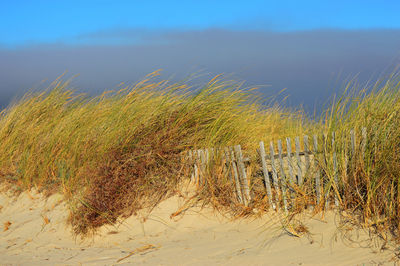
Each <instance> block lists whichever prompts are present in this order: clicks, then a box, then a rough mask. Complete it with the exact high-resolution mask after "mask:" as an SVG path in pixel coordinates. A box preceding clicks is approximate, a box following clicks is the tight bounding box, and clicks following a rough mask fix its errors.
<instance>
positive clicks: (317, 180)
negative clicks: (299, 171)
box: [314, 135, 321, 205]
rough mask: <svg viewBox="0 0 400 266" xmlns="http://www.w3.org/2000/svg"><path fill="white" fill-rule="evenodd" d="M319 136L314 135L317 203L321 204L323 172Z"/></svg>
mask: <svg viewBox="0 0 400 266" xmlns="http://www.w3.org/2000/svg"><path fill="white" fill-rule="evenodd" d="M317 157H318V138H317V136H316V135H314V167H315V168H316V172H315V190H316V193H317V205H319V203H320V201H321V179H320V178H321V173H320V170H319V165H318V158H317Z"/></svg>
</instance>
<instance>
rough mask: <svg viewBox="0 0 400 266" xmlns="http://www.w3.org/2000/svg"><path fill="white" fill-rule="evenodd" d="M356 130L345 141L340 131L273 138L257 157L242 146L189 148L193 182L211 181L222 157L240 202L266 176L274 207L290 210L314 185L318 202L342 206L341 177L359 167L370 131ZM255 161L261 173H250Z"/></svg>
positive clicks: (246, 200)
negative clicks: (296, 199)
mask: <svg viewBox="0 0 400 266" xmlns="http://www.w3.org/2000/svg"><path fill="white" fill-rule="evenodd" d="M356 133H357V132H356V130H351V131H350V132H349V133H348V134H347V135H342V136H340V141H337V140H336V135H335V133H331V134H329V135H328V134H323V135H321V136H318V135H314V136H313V137H312V139H311V140H310V138H309V137H308V136H303V137H302V138H300V137H295V138H294V143H293V142H292V139H291V138H286V139H285V143H282V141H281V140H277V141H276V143H275V142H273V141H271V142H270V143H269V147H265V144H264V142H263V141H260V142H259V148H258V149H257V155H256V156H253V157H252V158H253V159H250V157H245V156H244V155H243V152H244V151H242V148H241V146H240V145H236V146H234V147H225V148H223V149H214V148H212V149H198V150H192V151H189V152H188V159H189V162H190V163H189V166H190V172H191V182H194V183H196V184H199V185H205V184H206V183H207V180H206V176H207V175H208V176H209V177H212V176H213V173H210V171H212V168H211V167H209V166H210V165H211V164H212V163H213V162H214V163H215V162H216V160H222V162H223V165H224V171H223V172H224V175H225V176H227V180H228V182H230V183H231V184H232V187H233V189H234V192H235V193H234V194H235V195H236V198H237V200H238V201H239V202H240V203H241V204H244V205H245V206H248V205H249V204H250V202H251V201H252V188H254V183H255V182H254V181H255V180H257V178H258V179H260V178H261V179H262V181H263V182H262V183H263V186H264V188H263V189H264V192H265V197H267V199H268V202H269V205H270V206H272V208H273V209H279V208H282V209H284V210H285V212H287V211H288V210H289V209H290V208H291V206H293V205H292V203H291V202H292V201H293V200H294V199H295V198H296V193H298V192H299V191H303V192H304V191H305V189H306V188H307V189H308V190H309V191H310V189H311V191H310V195H311V196H312V197H313V199H314V203H315V205H318V206H323V205H324V204H323V203H325V205H324V206H325V207H328V206H330V205H332V204H330V203H334V206H335V207H339V206H340V202H342V200H343V197H344V194H343V189H342V188H343V181H342V178H340V180H339V176H340V177H346V176H347V175H348V173H349V172H350V171H352V170H354V169H352V168H354V167H355V165H354V162H355V158H356V156H363V157H364V151H365V145H366V142H367V131H366V129H365V128H362V129H361V130H360V132H358V133H359V134H358V135H357V134H356ZM301 142H302V148H301ZM310 142H311V144H312V145H310ZM275 144H276V146H275ZM276 148H277V150H276ZM292 148H294V152H293V151H292ZM284 149H285V152H284ZM246 154H250V151H247V152H246ZM338 155H339V156H340V158H338ZM338 159H340V161H339V160H338ZM250 165H251V166H252V167H253V168H254V166H255V168H256V171H252V172H249V171H248V168H249V167H250ZM339 166H340V167H339Z"/></svg>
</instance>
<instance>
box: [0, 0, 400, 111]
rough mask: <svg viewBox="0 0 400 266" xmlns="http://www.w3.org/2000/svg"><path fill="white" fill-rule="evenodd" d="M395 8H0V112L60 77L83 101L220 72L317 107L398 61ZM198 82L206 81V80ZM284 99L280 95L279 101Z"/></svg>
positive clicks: (395, 4)
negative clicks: (136, 85) (159, 78)
mask: <svg viewBox="0 0 400 266" xmlns="http://www.w3.org/2000/svg"><path fill="white" fill-rule="evenodd" d="M399 11H400V1H385V0H381V1H369V0H364V1H340V0H339V1H232V0H231V1H208V0H206V1H118V0H115V1H103V0H98V1H89V0H88V1H73V0H72V1H40V0H36V1H33V0H32V1H23V0H20V1H11V0H10V1H7V0H1V1H0V81H1V82H0V107H2V108H4V107H5V106H7V104H8V103H9V102H10V101H11V100H12V99H14V98H15V97H16V96H20V95H21V94H23V93H24V92H26V91H27V90H28V89H30V88H37V87H45V83H43V80H47V81H51V80H54V79H55V78H57V77H58V76H59V75H61V74H62V73H64V72H65V71H67V75H66V77H69V76H74V75H76V74H79V76H78V77H76V78H74V82H73V86H75V87H76V88H79V89H82V90H84V91H88V92H100V91H102V90H104V89H112V88H115V87H116V86H117V84H119V83H121V82H125V83H133V82H135V81H138V80H139V79H141V78H142V77H144V76H145V75H146V74H147V73H150V72H152V71H154V70H156V69H160V68H161V69H164V70H163V72H162V73H164V75H165V77H166V78H168V77H173V78H175V79H179V78H185V77H186V76H188V75H190V74H193V73H198V72H202V73H206V74H207V75H209V76H212V75H214V74H219V73H227V74H229V76H230V77H233V78H235V79H237V80H239V81H245V84H247V85H249V86H253V85H263V86H262V88H261V89H260V91H261V92H262V93H263V94H264V95H265V96H266V97H269V96H271V95H275V94H277V93H278V92H279V91H281V90H282V89H285V88H286V90H285V92H284V93H285V94H287V95H283V96H289V98H288V100H287V104H288V105H292V106H299V105H304V106H305V107H306V109H308V110H313V109H315V108H317V109H318V108H321V106H322V104H323V103H325V102H326V101H327V100H328V99H329V97H331V96H332V95H333V93H335V92H336V91H337V90H338V89H340V88H341V87H343V83H344V82H346V81H348V80H349V79H351V78H353V77H355V76H357V79H358V80H359V81H360V83H363V82H367V81H369V80H371V79H375V78H378V77H380V76H382V75H385V74H387V73H389V72H390V71H393V69H394V68H395V67H396V66H398V64H399V63H400V18H399V17H400V16H399V15H398V13H399ZM207 75H206V76H207ZM283 96H282V98H283Z"/></svg>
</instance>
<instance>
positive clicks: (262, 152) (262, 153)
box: [260, 141, 276, 209]
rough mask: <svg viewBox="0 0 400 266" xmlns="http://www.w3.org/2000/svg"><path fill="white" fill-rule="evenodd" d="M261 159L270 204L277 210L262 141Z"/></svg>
mask: <svg viewBox="0 0 400 266" xmlns="http://www.w3.org/2000/svg"><path fill="white" fill-rule="evenodd" d="M260 157H261V165H262V170H263V174H264V183H265V189H266V191H267V196H268V202H269V204H270V205H271V206H272V208H273V209H276V206H275V204H274V203H273V201H272V191H271V183H270V181H269V173H268V168H267V162H266V161H265V148H264V142H262V141H260Z"/></svg>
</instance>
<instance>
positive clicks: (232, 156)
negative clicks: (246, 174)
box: [230, 147, 243, 204]
mask: <svg viewBox="0 0 400 266" xmlns="http://www.w3.org/2000/svg"><path fill="white" fill-rule="evenodd" d="M230 152H231V164H232V170H233V175H234V177H235V186H236V192H237V196H238V199H239V202H240V203H242V204H243V195H242V190H241V188H240V181H239V174H238V169H237V165H236V159H235V153H234V152H233V149H232V147H230Z"/></svg>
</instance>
